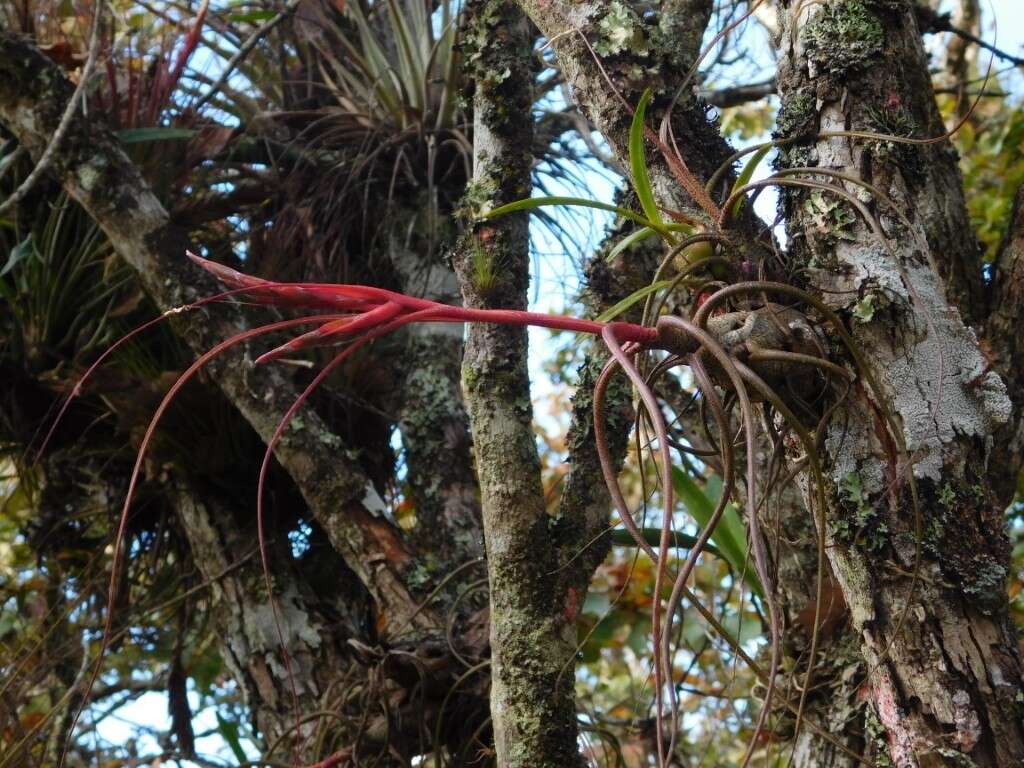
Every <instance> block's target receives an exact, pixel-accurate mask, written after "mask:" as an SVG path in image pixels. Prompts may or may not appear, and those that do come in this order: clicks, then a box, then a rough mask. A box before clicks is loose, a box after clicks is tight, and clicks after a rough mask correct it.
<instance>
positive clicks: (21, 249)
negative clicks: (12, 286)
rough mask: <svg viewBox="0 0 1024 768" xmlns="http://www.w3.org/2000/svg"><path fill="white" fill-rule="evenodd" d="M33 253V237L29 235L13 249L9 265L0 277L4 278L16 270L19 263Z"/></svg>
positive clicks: (8, 260) (9, 257) (7, 264)
mask: <svg viewBox="0 0 1024 768" xmlns="http://www.w3.org/2000/svg"><path fill="white" fill-rule="evenodd" d="M31 253H32V235H29V236H28V237H26V238H25V239H24V240H22V241H21V242H20V243H18V244H17V245H16V246H14V247H13V248H12V249H11V253H10V255H9V256H8V257H7V263H6V264H5V265H4V268H3V271H0V277H3V276H4V275H6V274H7V273H8V272H10V271H11V270H12V269H14V268H15V267H16V266H17V265H18V262H20V261H22V260H24V259H25V258H26V257H27V256H29V255H30V254H31Z"/></svg>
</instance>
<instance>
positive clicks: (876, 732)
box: [864, 707, 895, 768]
mask: <svg viewBox="0 0 1024 768" xmlns="http://www.w3.org/2000/svg"><path fill="white" fill-rule="evenodd" d="M864 740H865V741H866V742H867V744H868V745H869V752H870V753H871V754H872V755H873V756H874V765H875V768H895V766H893V762H892V759H891V758H890V757H889V744H888V741H887V740H886V731H885V726H884V725H882V721H881V720H879V719H878V715H876V714H875V711H874V710H873V709H872V708H871V707H868V708H867V709H866V710H865V712H864Z"/></svg>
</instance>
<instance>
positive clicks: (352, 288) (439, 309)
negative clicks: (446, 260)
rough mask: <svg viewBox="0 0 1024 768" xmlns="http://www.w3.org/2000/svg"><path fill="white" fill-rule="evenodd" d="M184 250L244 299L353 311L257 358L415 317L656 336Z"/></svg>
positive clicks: (646, 339) (381, 329) (635, 338)
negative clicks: (246, 270) (298, 275)
mask: <svg viewBox="0 0 1024 768" xmlns="http://www.w3.org/2000/svg"><path fill="white" fill-rule="evenodd" d="M188 256H189V258H190V259H192V261H194V262H195V263H196V264H198V265H199V266H200V267H202V268H203V269H205V270H206V271H207V272H210V273H211V274H213V275H214V276H215V277H217V279H219V280H220V281H221V282H223V283H224V284H225V285H227V286H229V287H231V288H233V289H237V290H239V291H242V292H244V293H245V295H246V296H247V297H248V298H249V299H254V300H255V301H257V302H260V303H263V304H273V305H275V306H284V307H294V308H297V309H298V308H302V309H320V310H324V311H328V312H347V313H352V316H351V318H344V319H342V320H330V321H325V322H324V323H323V324H322V325H321V326H320V327H319V328H317V329H316V330H313V331H309V332H308V333H304V334H302V335H301V336H298V337H296V338H294V339H292V340H291V341H289V342H288V343H287V344H283V345H281V346H280V347H277V348H276V349H273V350H271V351H270V352H267V353H266V354H264V355H262V356H261V357H260V358H259V359H258V360H257V361H256V362H258V363H262V362H266V361H268V360H274V359H276V358H279V357H282V356H284V355H287V354H291V353H293V352H297V351H299V350H302V349H306V348H308V347H315V346H324V345H330V344H336V343H338V342H341V341H346V340H351V339H356V338H359V337H360V336H361V335H365V334H370V333H373V334H374V336H376V335H380V334H382V333H387V332H389V331H392V330H394V329H396V328H399V327H401V326H403V325H408V324H409V323H417V322H431V323H473V322H476V323H497V324H500V325H519V326H527V325H533V326H537V327H543V328H554V329H557V330H562V331H575V332H577V333H589V334H593V335H595V336H600V335H601V334H602V332H604V330H605V329H606V328H611V329H612V330H613V331H614V333H615V336H616V338H618V339H619V341H620V342H622V343H626V342H636V343H639V344H644V345H647V344H653V343H654V342H655V341H656V340H657V338H658V332H657V330H656V329H654V328H645V327H644V326H640V325H634V324H633V323H621V322H612V323H601V322H597V321H595V320H580V319H577V318H574V317H565V316H562V315H546V314H543V313H540V312H527V311H524V310H515V309H468V308H466V307H455V306H451V305H448V304H441V303H439V302H436V301H429V300H427V299H418V298H415V297H413V296H406V295H405V294H402V293H396V292H394V291H388V290H385V289H384V288H373V287H371V286H367V285H345V284H336V283H276V282H273V281H270V280H263V279H261V278H258V277H252V276H250V275H245V274H243V273H241V272H238V271H237V270H234V269H231V268H230V267H225V266H223V265H222V264H217V263H215V262H212V261H209V260H207V259H204V258H202V257H201V256H197V255H196V254H194V253H191V252H189V254H188Z"/></svg>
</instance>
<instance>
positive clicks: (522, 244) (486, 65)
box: [454, 0, 580, 768]
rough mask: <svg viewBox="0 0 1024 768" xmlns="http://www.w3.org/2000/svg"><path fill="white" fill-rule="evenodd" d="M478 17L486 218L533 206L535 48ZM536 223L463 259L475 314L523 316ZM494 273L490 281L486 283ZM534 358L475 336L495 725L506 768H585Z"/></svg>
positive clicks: (480, 181) (513, 13) (494, 20)
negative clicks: (545, 481)
mask: <svg viewBox="0 0 1024 768" xmlns="http://www.w3.org/2000/svg"><path fill="white" fill-rule="evenodd" d="M469 11H470V14H471V19H470V22H469V25H468V30H467V33H466V40H467V45H468V46H469V47H470V51H471V53H470V58H471V60H472V61H473V62H474V64H473V67H474V76H475V82H476V92H475V95H474V105H473V106H474V121H473V144H474V158H473V181H472V183H471V186H470V190H469V191H468V193H467V198H466V205H467V207H468V208H469V210H470V213H471V214H479V213H481V212H483V211H485V210H487V209H489V208H493V207H496V206H498V205H501V204H503V203H507V202H511V201H513V200H518V199H521V198H524V197H528V196H529V194H530V169H531V164H532V156H531V147H532V134H533V120H532V116H531V107H532V103H533V97H532V85H531V76H530V70H531V53H530V49H531V46H532V35H531V34H530V28H529V24H528V22H527V19H526V17H525V16H524V15H523V14H522V12H521V11H520V10H519V9H518V8H517V7H516V6H515V5H514V4H513V3H511V2H508V1H507V0H482V2H475V3H473V4H472V5H471V6H470V9H469ZM527 224H528V222H527V218H526V215H525V214H516V215H513V216H507V217H503V218H501V219H498V220H495V221H493V222H486V223H483V224H478V225H477V226H476V227H475V228H474V229H473V230H472V231H471V232H468V233H467V234H466V236H465V239H464V241H463V243H462V245H461V247H460V248H459V249H458V251H457V253H456V255H455V259H454V261H455V266H456V272H457V274H458V275H459V279H460V282H461V286H462V295H463V300H464V302H465V304H466V306H469V307H493V308H497V307H501V308H514V309H524V308H525V307H526V302H527V286H528V283H529V254H528V248H529V237H528V231H527ZM481 265H489V267H486V268H483V269H482V268H481ZM492 270H493V274H494V275H495V278H494V279H493V280H484V279H482V277H483V276H484V275H486V274H489V273H490V272H491V271H492ZM526 352H527V341H526V332H525V330H524V329H522V328H510V327H502V326H488V325H474V326H472V327H470V328H469V331H468V337H467V342H466V353H465V358H464V361H463V376H462V380H463V387H464V389H465V393H466V402H467V406H468V409H469V415H470V422H471V425H472V429H473V444H474V448H475V455H476V469H477V475H478V478H479V483H480V494H481V500H482V508H483V521H484V538H485V542H486V547H487V566H488V578H489V585H490V598H491V602H490V611H491V617H490V618H491V632H490V635H491V717H492V725H493V730H494V745H495V752H496V759H497V762H498V764H499V765H501V766H503V768H504V767H506V766H507V767H509V768H513V767H514V768H520V767H522V768H526V766H529V767H530V768H541V767H543V768H556V767H557V768H565V767H566V766H572V765H578V764H580V756H579V749H578V746H577V741H576V739H577V736H576V711H575V706H574V701H573V688H574V677H573V660H574V652H575V647H576V613H577V603H576V602H574V600H573V597H574V595H569V594H566V590H565V587H564V586H563V585H562V583H561V578H560V574H559V573H558V572H557V569H558V565H559V562H558V551H557V548H556V547H554V546H553V545H552V536H551V533H552V529H554V528H556V527H557V525H558V521H557V520H554V519H552V518H550V517H549V516H548V515H547V513H546V510H545V503H544V493H543V488H542V486H541V478H540V461H539V458H538V454H537V445H536V442H535V437H534V433H533V425H532V415H533V409H532V406H531V402H530V382H529V376H528V373H527V366H526Z"/></svg>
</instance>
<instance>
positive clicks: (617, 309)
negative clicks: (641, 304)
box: [595, 280, 672, 323]
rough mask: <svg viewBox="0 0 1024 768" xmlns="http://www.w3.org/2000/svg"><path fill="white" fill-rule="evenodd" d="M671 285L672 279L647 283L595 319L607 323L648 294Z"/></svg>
mask: <svg viewBox="0 0 1024 768" xmlns="http://www.w3.org/2000/svg"><path fill="white" fill-rule="evenodd" d="M670 285H672V281H671V280H659V281H658V282H656V283H651V284H650V285H645V286H644V287H643V288H639V289H637V290H635V291H633V292H632V293H631V294H629V296H627V297H626V298H624V299H623V300H622V301H620V302H618V303H616V304H615V305H614V306H611V307H609V308H608V309H606V310H605V311H604V312H602V313H601V314H600V315H598V316H597V317H596V318H595V319H596V320H597V322H599V323H607V322H609V321H610V320H612V319H614V318H616V317H618V316H619V315H621V314H622V313H623V312H625V311H626V310H627V309H629V308H630V307H631V306H633V305H634V304H636V303H637V302H638V301H640V299H642V298H644V297H645V296H648V295H650V294H652V293H655V292H656V291H660V290H661V289H662V288H668V287H669V286H670Z"/></svg>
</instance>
